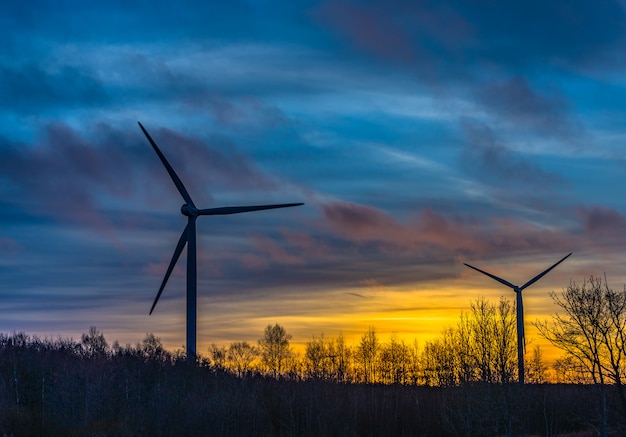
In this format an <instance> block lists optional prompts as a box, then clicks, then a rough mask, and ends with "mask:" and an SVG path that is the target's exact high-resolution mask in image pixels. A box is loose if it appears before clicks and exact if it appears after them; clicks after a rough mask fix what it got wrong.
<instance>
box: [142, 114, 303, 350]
mask: <svg viewBox="0 0 626 437" xmlns="http://www.w3.org/2000/svg"><path fill="white" fill-rule="evenodd" d="M137 123H139V122H137ZM139 127H140V128H141V130H142V131H143V133H144V134H145V136H146V138H148V141H150V144H151V145H152V148H153V149H154V151H155V152H156V154H157V155H158V156H159V159H160V160H161V162H162V163H163V166H165V169H166V170H167V172H168V173H169V175H170V177H171V178H172V181H174V185H176V188H177V189H178V192H179V193H180V195H181V196H182V197H183V199H184V200H185V204H183V206H182V207H181V208H180V212H181V213H182V214H183V215H185V216H187V226H185V229H183V233H182V234H181V236H180V239H179V240H178V244H177V245H176V249H175V250H174V255H173V256H172V260H171V261H170V265H169V267H168V268H167V272H166V273H165V277H164V278H163V282H162V283H161V287H160V288H159V292H158V293H157V295H156V298H155V299H154V303H153V304H152V308H150V314H152V311H154V307H155V306H156V304H157V302H158V301H159V298H160V297H161V293H163V289H164V288H165V284H166V283H167V280H168V279H169V277H170V275H171V273H172V270H173V269H174V266H175V265H176V262H177V261H178V258H179V257H180V254H181V253H182V251H183V249H184V248H185V245H187V359H188V360H190V361H194V360H195V358H196V313H197V311H196V304H197V302H196V301H197V297H196V296H197V276H196V219H197V218H198V217H199V216H201V215H225V214H239V213H242V212H249V211H260V210H263V209H274V208H287V207H290V206H300V205H304V203H280V204H274V205H254V206H226V207H221V208H208V209H198V208H196V205H195V204H194V203H193V200H191V196H190V195H189V193H188V192H187V189H185V186H184V185H183V183H182V181H181V180H180V178H179V177H178V175H177V174H176V172H175V171H174V169H173V168H172V166H171V165H170V163H169V162H167V159H165V156H164V155H163V153H161V150H159V148H158V147H157V145H156V143H155V142H154V140H152V137H150V134H148V132H147V131H146V130H145V129H144V127H143V126H142V125H141V123H139Z"/></svg>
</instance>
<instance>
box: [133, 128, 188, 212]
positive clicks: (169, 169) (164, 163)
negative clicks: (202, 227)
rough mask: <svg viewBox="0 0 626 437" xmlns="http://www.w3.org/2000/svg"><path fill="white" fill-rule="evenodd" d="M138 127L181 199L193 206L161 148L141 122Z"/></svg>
mask: <svg viewBox="0 0 626 437" xmlns="http://www.w3.org/2000/svg"><path fill="white" fill-rule="evenodd" d="M137 123H139V122H137ZM139 127H140V128H141V130H142V131H143V133H144V135H145V136H146V138H148V141H150V144H152V148H153V149H154V151H155V152H156V154H157V155H159V159H160V160H161V162H162V163H163V165H164V166H165V169H166V170H167V172H168V173H169V174H170V177H171V178H172V181H174V185H176V188H177V189H178V192H179V193H180V195H181V196H183V199H185V202H187V204H189V205H191V206H193V207H194V208H195V205H194V204H193V200H191V196H190V195H189V193H188V192H187V189H186V188H185V186H184V185H183V182H182V181H181V180H180V178H179V177H178V175H177V174H176V172H175V171H174V169H173V168H172V166H171V165H170V163H169V162H167V159H165V155H163V153H161V150H160V149H159V148H158V147H157V145H156V143H155V142H154V140H153V139H152V137H151V136H150V134H149V133H148V131H146V130H145V129H144V127H143V126H142V125H141V123H139Z"/></svg>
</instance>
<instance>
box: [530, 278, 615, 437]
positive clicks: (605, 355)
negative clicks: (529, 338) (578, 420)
mask: <svg viewBox="0 0 626 437" xmlns="http://www.w3.org/2000/svg"><path fill="white" fill-rule="evenodd" d="M551 296H552V299H553V301H554V302H555V303H556V304H557V305H558V306H559V307H560V308H561V310H562V311H563V314H555V315H554V316H553V317H552V322H551V323H548V322H547V321H546V322H543V323H540V322H537V323H536V326H537V328H538V329H539V332H540V334H541V335H542V336H543V337H544V338H546V339H547V340H548V341H550V342H551V343H552V344H553V345H554V346H556V347H558V348H559V349H562V350H563V351H565V354H566V356H567V357H570V358H572V359H573V360H576V361H578V363H579V364H580V365H581V366H582V367H583V369H584V370H585V371H586V372H587V373H588V374H589V375H590V377H591V379H592V381H593V382H594V383H595V384H597V385H598V387H599V390H600V396H601V398H600V401H601V406H602V411H601V415H602V417H601V419H602V424H601V432H602V434H603V435H606V434H607V426H608V425H607V423H606V422H607V416H608V411H607V409H608V407H607V399H606V387H605V386H606V384H607V383H613V384H615V386H616V389H617V392H618V394H619V396H620V400H621V403H622V413H623V414H626V395H625V393H624V387H623V378H624V377H625V375H624V367H625V365H626V350H625V335H626V334H625V333H624V329H625V328H626V296H625V294H624V293H622V292H615V291H613V290H611V289H610V288H609V287H608V284H607V283H606V279H605V281H604V282H603V281H602V279H600V278H594V277H591V278H589V280H586V281H584V282H583V283H582V285H579V284H576V283H575V282H571V283H570V285H569V286H568V287H567V288H566V289H565V290H563V291H562V292H561V294H559V295H557V294H556V293H554V292H552V293H551Z"/></svg>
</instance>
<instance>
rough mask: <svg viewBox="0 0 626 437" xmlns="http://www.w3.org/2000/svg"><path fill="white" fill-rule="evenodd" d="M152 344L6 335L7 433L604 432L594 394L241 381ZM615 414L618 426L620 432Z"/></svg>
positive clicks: (1, 419)
mask: <svg viewBox="0 0 626 437" xmlns="http://www.w3.org/2000/svg"><path fill="white" fill-rule="evenodd" d="M92 334H93V335H96V334H98V333H97V332H95V331H94V332H93V333H92ZM154 340H155V339H154V337H152V338H151V337H150V336H148V337H147V338H146V340H144V342H143V343H141V344H138V345H137V346H136V347H130V346H127V347H125V348H120V347H119V346H114V347H113V348H112V349H106V351H103V350H102V349H99V348H93V347H91V348H90V347H86V346H85V345H86V344H87V345H88V346H89V345H93V342H91V343H89V342H85V341H83V343H82V344H80V343H78V344H77V343H74V342H72V341H69V340H55V341H48V340H46V341H41V340H38V339H36V338H30V337H28V336H26V335H24V334H13V335H11V336H7V335H0V434H3V435H15V436H38V435H46V436H55V435H58V436H142V435H145V436H171V435H180V436H185V435H194V436H196V435H212V436H215V435H229V436H232V435H243V436H245V435H263V436H265V435H277V436H319V435H325V436H344V435H354V436H378V435H397V436H457V435H458V436H484V435H493V436H497V435H547V436H557V435H564V434H565V433H568V432H581V431H587V432H591V431H593V429H594V427H595V426H597V417H598V411H597V408H596V407H595V406H594V405H596V403H595V399H597V396H598V394H597V393H596V386H594V385H554V384H553V385H547V384H544V385H527V386H524V387H523V388H521V387H519V386H518V385H517V384H495V383H471V384H464V385H460V386H455V387H424V386H409V385H382V384H376V385H374V384H345V383H337V382H332V381H328V380H321V379H308V380H303V379H301V378H294V379H286V378H282V377H279V378H273V377H268V376H263V375H260V374H251V375H248V376H246V377H237V376H235V375H233V374H231V373H228V372H225V371H223V370H220V369H217V368H215V367H214V366H211V365H209V364H207V363H206V362H202V361H200V362H198V363H195V364H194V363H188V362H187V361H186V360H185V359H184V356H182V355H180V356H173V355H171V354H169V353H168V352H166V351H163V350H162V349H161V348H160V347H159V345H158V343H155V342H154ZM609 390H610V394H609V402H610V403H612V404H616V403H617V400H616V396H615V393H614V392H612V391H611V389H610V388H609ZM614 416H615V417H611V418H610V423H612V424H617V423H619V422H618V420H619V417H617V414H616V415H614ZM613 429H614V432H615V435H623V431H624V430H623V429H617V428H615V425H614V427H613ZM577 435H587V434H577ZM589 435H592V434H589Z"/></svg>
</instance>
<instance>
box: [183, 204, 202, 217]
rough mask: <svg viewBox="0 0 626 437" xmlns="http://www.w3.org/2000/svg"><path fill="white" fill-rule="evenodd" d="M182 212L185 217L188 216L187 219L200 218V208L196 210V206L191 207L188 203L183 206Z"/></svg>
mask: <svg viewBox="0 0 626 437" xmlns="http://www.w3.org/2000/svg"><path fill="white" fill-rule="evenodd" d="M180 212H182V213H183V215H186V216H187V217H198V208H196V207H195V206H191V205H189V204H188V203H185V204H184V205H183V206H181V207H180Z"/></svg>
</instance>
